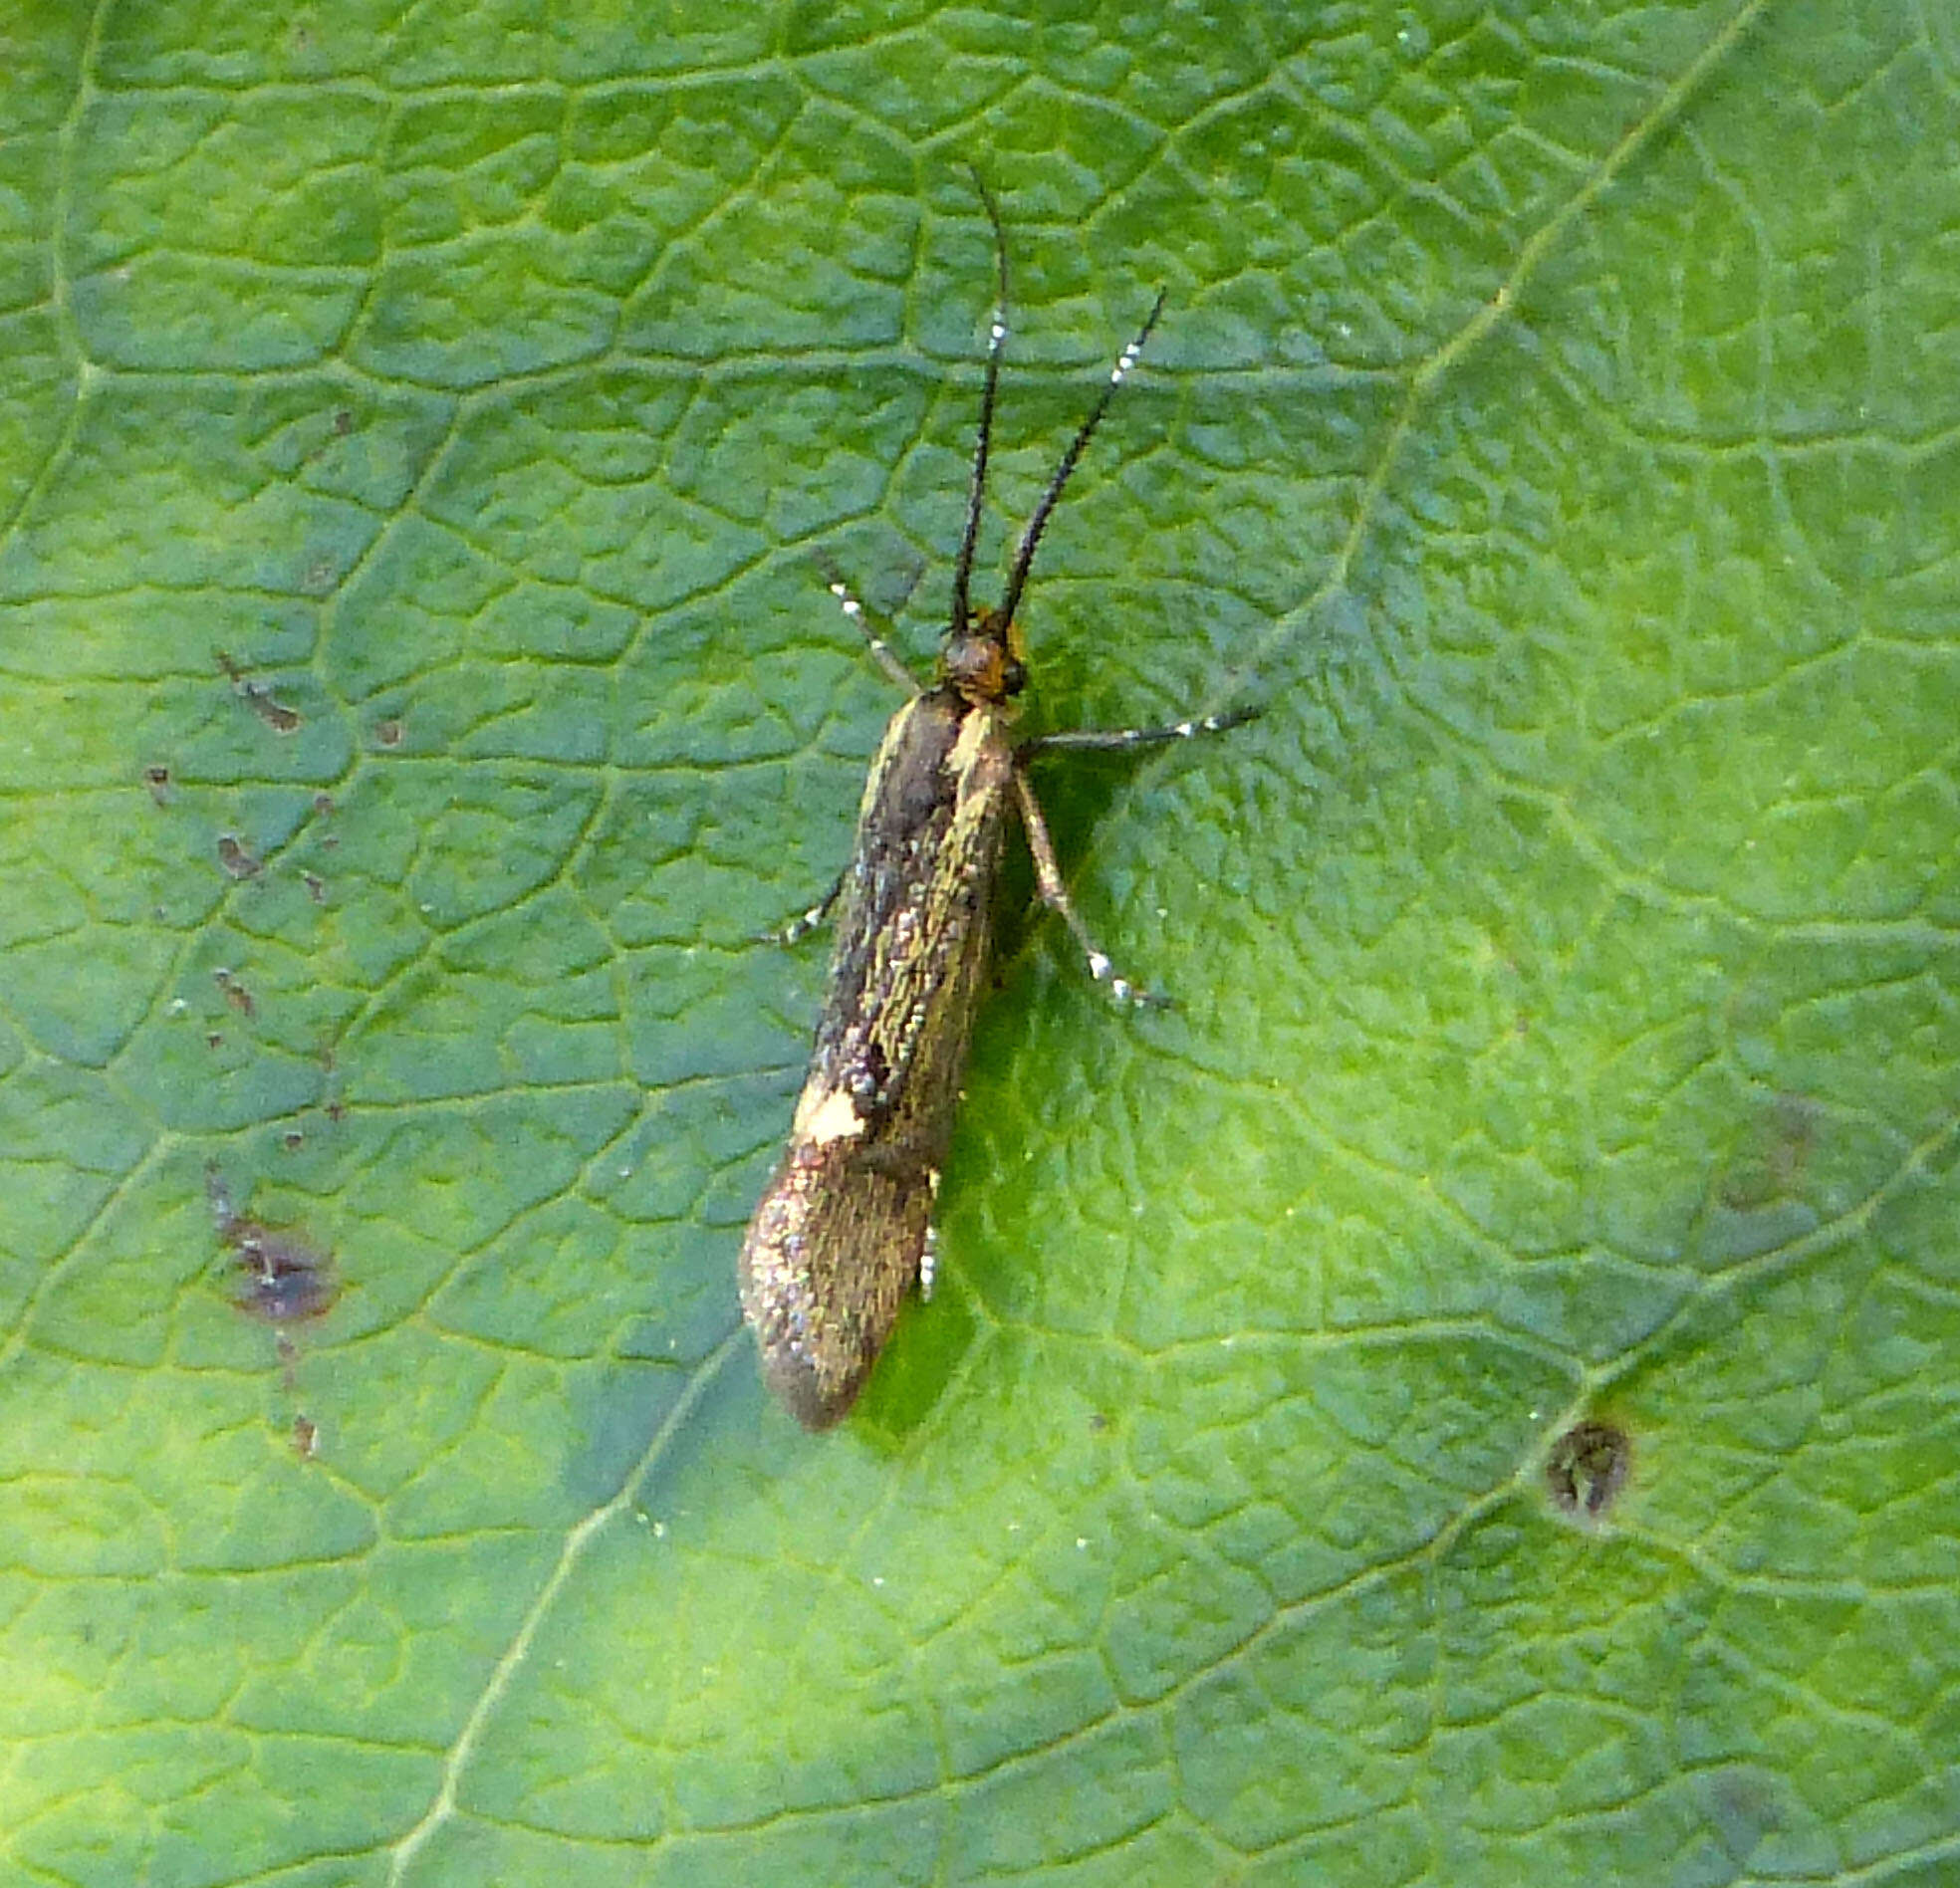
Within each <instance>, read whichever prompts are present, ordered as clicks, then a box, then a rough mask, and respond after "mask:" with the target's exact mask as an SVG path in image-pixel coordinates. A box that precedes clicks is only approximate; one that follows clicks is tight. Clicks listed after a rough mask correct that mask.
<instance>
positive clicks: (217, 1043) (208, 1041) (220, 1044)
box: [204, 1030, 224, 1049]
mask: <svg viewBox="0 0 1960 1888" xmlns="http://www.w3.org/2000/svg"><path fill="white" fill-rule="evenodd" d="M204 1047H205V1048H206V1049H222V1048H224V1032H223V1031H222V1030H212V1031H210V1032H209V1033H208V1034H207V1035H206V1036H205V1038H204Z"/></svg>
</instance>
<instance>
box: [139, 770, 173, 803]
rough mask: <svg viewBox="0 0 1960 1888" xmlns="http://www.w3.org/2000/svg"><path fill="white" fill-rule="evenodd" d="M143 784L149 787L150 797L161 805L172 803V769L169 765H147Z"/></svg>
mask: <svg viewBox="0 0 1960 1888" xmlns="http://www.w3.org/2000/svg"><path fill="white" fill-rule="evenodd" d="M143 785H144V786H145V787H147V788H148V789H149V797H150V799H152V800H153V801H155V802H156V804H157V805H158V806H159V807H167V806H168V805H169V804H170V770H169V769H168V768H167V767H145V768H144V769H143Z"/></svg>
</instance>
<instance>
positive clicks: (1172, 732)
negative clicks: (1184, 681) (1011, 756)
mask: <svg viewBox="0 0 1960 1888" xmlns="http://www.w3.org/2000/svg"><path fill="white" fill-rule="evenodd" d="M1258 714H1259V710H1258V709H1257V708H1234V709H1233V710H1232V711H1231V712H1230V713H1229V714H1223V715H1205V716H1203V717H1201V718H1200V719H1198V720H1196V721H1174V722H1171V723H1170V724H1169V725H1168V726H1166V727H1162V728H1108V729H1103V728H1064V729H1062V730H1061V731H1060V732H1058V733H1055V734H1038V735H1036V736H1035V738H1034V739H1033V740H1032V741H1024V742H1022V744H1021V747H1020V749H1019V752H1020V754H1021V755H1022V756H1023V757H1024V758H1025V757H1026V756H1028V755H1031V754H1046V753H1050V752H1052V751H1053V750H1055V749H1058V748H1074V749H1076V750H1077V751H1078V752H1080V751H1081V750H1082V749H1084V748H1095V749H1101V750H1102V751H1103V752H1108V751H1110V750H1113V749H1118V748H1133V747H1149V746H1152V745H1153V744H1158V743H1162V742H1165V741H1188V740H1190V739H1191V738H1192V736H1194V735H1199V734H1223V733H1224V732H1225V731H1226V730H1227V729H1228V728H1238V727H1243V726H1244V725H1245V723H1246V722H1248V721H1251V720H1254V719H1255V718H1256V717H1257V716H1258Z"/></svg>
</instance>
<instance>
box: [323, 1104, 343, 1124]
mask: <svg viewBox="0 0 1960 1888" xmlns="http://www.w3.org/2000/svg"><path fill="white" fill-rule="evenodd" d="M327 1118H328V1119H329V1120H330V1121H345V1120H346V1119H347V1103H346V1102H345V1101H330V1102H328V1103H327Z"/></svg>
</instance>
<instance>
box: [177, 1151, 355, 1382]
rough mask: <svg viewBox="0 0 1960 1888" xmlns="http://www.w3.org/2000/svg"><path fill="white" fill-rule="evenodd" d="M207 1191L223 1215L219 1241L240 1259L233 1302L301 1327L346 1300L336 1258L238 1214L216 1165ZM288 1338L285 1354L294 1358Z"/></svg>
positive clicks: (208, 1172) (207, 1176) (208, 1174)
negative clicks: (336, 1269) (335, 1267)
mask: <svg viewBox="0 0 1960 1888" xmlns="http://www.w3.org/2000/svg"><path fill="white" fill-rule="evenodd" d="M204 1191H205V1194H206V1196H207V1197H208V1198H209V1200H210V1202H211V1211H212V1212H213V1214H215V1215H216V1217H217V1222H218V1237H219V1238H220V1239H222V1240H223V1241H224V1243H225V1244H226V1245H227V1246H229V1247H230V1248H231V1250H232V1251H233V1252H234V1253H235V1254H236V1255H237V1259H238V1271H239V1275H240V1280H241V1283H240V1286H239V1289H238V1291H237V1292H236V1293H235V1294H234V1295H233V1298H232V1302H233V1303H234V1304H236V1305H237V1306H238V1308H239V1309H240V1310H241V1311H244V1312H245V1313H247V1315H249V1316H252V1317H257V1318H261V1319H263V1320H264V1322H266V1323H268V1324H282V1325H283V1324H298V1323H303V1322H305V1321H306V1320H307V1319H309V1318H315V1317H320V1316H323V1315H324V1314H325V1313H326V1312H328V1311H330V1310H332V1309H333V1308H334V1305H335V1303H336V1302H337V1301H338V1300H339V1298H340V1295H341V1294H340V1282H339V1279H338V1277H337V1275H336V1273H335V1269H334V1261H333V1258H332V1257H331V1255H329V1254H328V1253H326V1252H324V1251H322V1250H321V1248H320V1247H318V1246H316V1245H315V1244H314V1243H313V1242H312V1241H311V1240H310V1239H308V1238H307V1237H306V1236H305V1235H304V1234H302V1233H296V1232H294V1231H293V1230H292V1229H291V1228H290V1227H278V1226H267V1225H265V1224H264V1223H263V1222H261V1221H259V1220H255V1219H247V1218H245V1217H243V1216H242V1215H241V1214H239V1213H237V1212H235V1211H233V1209H232V1203H231V1191H230V1189H229V1188H228V1187H227V1186H226V1185H225V1182H224V1176H223V1175H222V1174H220V1173H219V1171H218V1170H217V1168H216V1167H215V1166H211V1167H206V1168H205V1170H204ZM290 1354H291V1352H290V1350H288V1349H286V1348H284V1340H283V1339H282V1349H281V1355H283V1356H289V1355H290Z"/></svg>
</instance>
